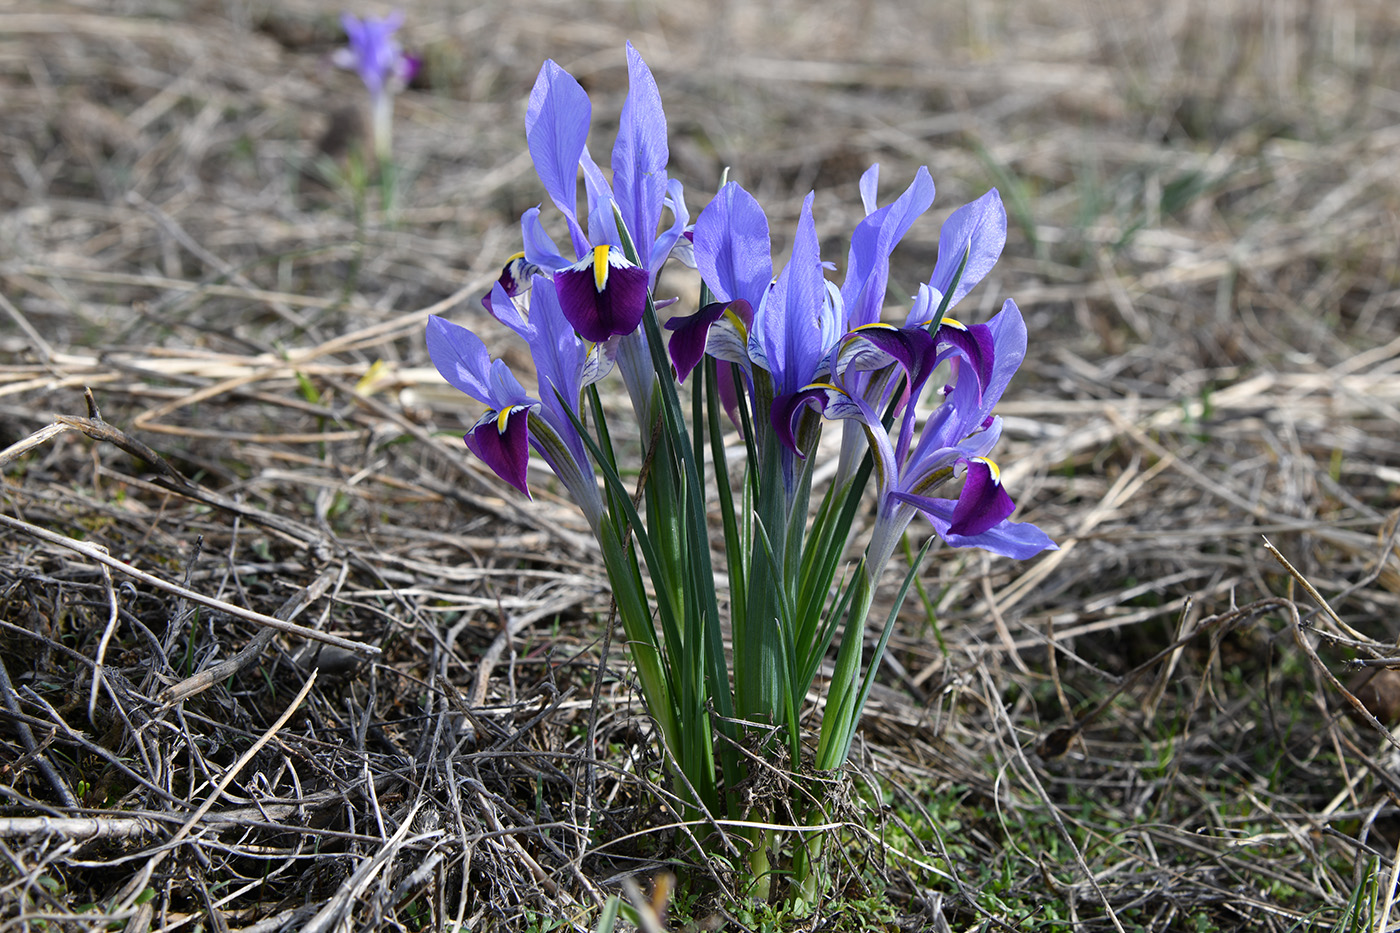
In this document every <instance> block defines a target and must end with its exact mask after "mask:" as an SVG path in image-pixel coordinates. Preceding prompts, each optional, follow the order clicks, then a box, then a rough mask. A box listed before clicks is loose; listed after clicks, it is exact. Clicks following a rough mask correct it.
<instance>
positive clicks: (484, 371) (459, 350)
mask: <svg viewBox="0 0 1400 933" xmlns="http://www.w3.org/2000/svg"><path fill="white" fill-rule="evenodd" d="M426 337H427V342H428V355H429V356H430V357H432V360H433V365H434V366H435V367H437V371H438V372H439V373H441V374H442V378H444V379H446V380H447V381H448V383H449V384H450V385H451V386H452V387H453V388H455V389H457V390H458V391H459V392H465V393H466V394H467V395H470V396H471V397H472V398H474V399H476V400H477V401H479V402H481V403H482V404H484V405H488V406H490V407H491V408H493V409H499V408H509V407H510V406H512V405H518V404H521V403H522V402H523V401H525V400H526V399H527V398H528V396H527V395H526V394H525V388H524V387H523V386H522V385H521V384H520V382H519V381H518V380H517V379H516V378H515V376H514V374H513V373H511V371H510V369H509V367H507V366H506V364H505V362H504V361H502V360H495V361H494V362H493V361H492V359H491V354H490V353H488V352H487V350H486V344H484V343H482V342H481V338H480V337H478V336H477V335H476V334H473V333H472V332H471V331H469V330H467V329H466V328H465V327H461V326H460V325H457V324H453V323H452V322H451V321H447V320H444V319H443V318H440V317H438V316H437V315H436V314H432V315H429V316H428V326H427V328H426Z"/></svg>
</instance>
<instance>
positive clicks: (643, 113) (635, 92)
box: [612, 42, 670, 266]
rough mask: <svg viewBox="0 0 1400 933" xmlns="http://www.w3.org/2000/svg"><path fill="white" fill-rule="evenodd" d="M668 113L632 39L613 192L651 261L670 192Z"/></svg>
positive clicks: (615, 152) (641, 251) (636, 240)
mask: <svg viewBox="0 0 1400 933" xmlns="http://www.w3.org/2000/svg"><path fill="white" fill-rule="evenodd" d="M669 158H670V155H669V151H668V149H667V145H666V114H665V112H664V111H663V110H662V109H661V92H660V91H658V90H657V88H656V79H655V78H653V77H652V74H651V70H650V69H648V68H647V65H646V62H644V61H643V60H642V56H641V54H640V53H639V52H638V51H637V50H636V49H635V48H633V47H632V43H630V42H629V43H627V99H626V101H624V102H623V104H622V120H621V123H620V124H619V126H618V130H617V141H616V143H614V145H613V151H612V170H613V181H612V190H613V197H614V198H616V199H617V206H618V210H619V211H621V213H622V222H623V223H624V224H625V225H626V226H627V230H628V232H629V233H631V235H632V241H633V243H635V244H636V247H637V253H638V256H639V257H640V258H641V260H642V261H643V262H644V263H647V264H648V266H649V265H650V259H651V256H650V251H651V250H650V244H651V242H652V241H653V240H654V239H655V237H656V227H657V225H658V224H659V223H660V221H661V203H662V201H663V200H665V197H666V163H667V161H668V160H669Z"/></svg>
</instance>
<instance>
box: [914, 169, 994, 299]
mask: <svg viewBox="0 0 1400 933" xmlns="http://www.w3.org/2000/svg"><path fill="white" fill-rule="evenodd" d="M1005 246H1006V208H1005V207H1004V206H1003V205H1002V203H1001V195H1000V194H999V193H997V189H995V188H993V189H991V190H990V191H988V192H987V193H986V194H984V195H982V196H981V197H980V198H978V199H977V200H976V201H973V202H971V203H970V204H964V205H963V206H962V207H960V208H958V209H957V210H955V211H953V213H952V214H950V215H949V216H948V219H947V220H945V221H944V222H943V229H942V230H941V231H939V234H938V262H937V264H936V265H935V266H934V267H933V275H932V276H930V277H929V281H928V284H929V286H930V287H931V288H933V289H934V290H935V291H936V292H938V297H939V300H940V301H941V300H942V298H943V296H944V295H946V294H947V293H948V289H949V288H953V293H952V297H950V298H949V299H948V305H947V306H948V307H949V308H951V307H952V306H953V305H955V304H957V303H958V302H959V301H960V300H961V299H962V297H963V296H964V295H966V294H967V293H968V292H969V291H971V290H972V288H973V286H975V285H976V284H977V283H978V282H980V281H982V279H983V278H984V277H985V276H986V275H987V273H988V272H990V271H992V266H994V265H996V262H997V259H998V258H1000V256H1001V251H1002V249H1003V248H1005ZM964 260H966V266H964V265H963V262H964ZM959 267H962V270H963V272H962V277H961V278H958V280H957V285H956V286H953V280H954V278H955V277H956V276H957V274H958V269H959ZM931 310H936V308H935V309H931ZM931 316H932V315H930V317H931ZM927 320H928V318H925V322H926V321H927Z"/></svg>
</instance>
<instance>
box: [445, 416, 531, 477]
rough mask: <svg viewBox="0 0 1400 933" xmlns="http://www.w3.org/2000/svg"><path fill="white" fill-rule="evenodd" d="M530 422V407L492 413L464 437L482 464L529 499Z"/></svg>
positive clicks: (484, 417) (468, 447) (468, 446)
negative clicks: (526, 472) (526, 480)
mask: <svg viewBox="0 0 1400 933" xmlns="http://www.w3.org/2000/svg"><path fill="white" fill-rule="evenodd" d="M529 419H530V408H529V406H528V405H516V406H513V407H511V408H507V409H504V410H503V411H499V412H495V411H490V412H487V413H486V414H485V415H484V416H483V417H482V419H481V420H480V421H478V422H477V423H476V424H475V426H473V427H472V429H471V430H470V431H468V432H467V433H466V436H464V437H463V438H462V440H464V441H466V443H467V449H468V450H470V451H471V452H472V453H474V454H476V455H477V456H478V457H480V458H481V462H482V463H485V464H486V465H487V466H489V467H490V468H491V470H492V471H493V472H494V473H495V474H496V475H497V476H499V477H500V478H501V479H503V480H505V481H506V482H507V483H510V484H511V485H512V486H514V487H515V488H516V489H519V490H520V491H521V492H523V493H525V495H526V496H530V488H529V486H527V485H526V484H525V465H526V463H528V462H529V459H530V447H529V442H530V429H529ZM531 498H533V497H531Z"/></svg>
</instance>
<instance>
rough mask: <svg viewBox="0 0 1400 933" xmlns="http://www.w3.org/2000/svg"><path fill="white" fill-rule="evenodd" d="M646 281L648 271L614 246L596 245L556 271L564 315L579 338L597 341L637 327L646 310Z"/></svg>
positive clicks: (631, 330)
mask: <svg viewBox="0 0 1400 933" xmlns="http://www.w3.org/2000/svg"><path fill="white" fill-rule="evenodd" d="M647 284H648V277H647V270H645V269H643V268H642V267H641V266H636V265H633V264H632V263H630V262H628V261H627V260H626V259H624V258H623V256H622V253H621V251H620V250H617V249H614V248H613V247H611V246H596V247H594V248H593V249H592V250H591V251H590V252H589V254H588V255H586V256H584V258H583V259H580V260H579V261H578V262H576V263H574V264H573V265H572V266H569V267H568V268H566V269H562V270H560V271H558V272H556V273H554V287H555V288H556V289H557V290H558V292H559V304H560V306H561V307H562V308H563V310H564V316H565V317H566V318H568V320H569V323H570V324H572V325H573V326H574V330H576V331H578V334H579V336H580V337H582V338H583V339H584V340H591V341H593V342H594V343H600V342H602V341H604V340H607V339H608V338H609V337H616V336H620V335H626V334H630V333H632V332H633V331H634V330H636V329H637V325H638V324H640V323H641V322H642V315H643V314H644V313H645V312H646V307H647Z"/></svg>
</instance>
